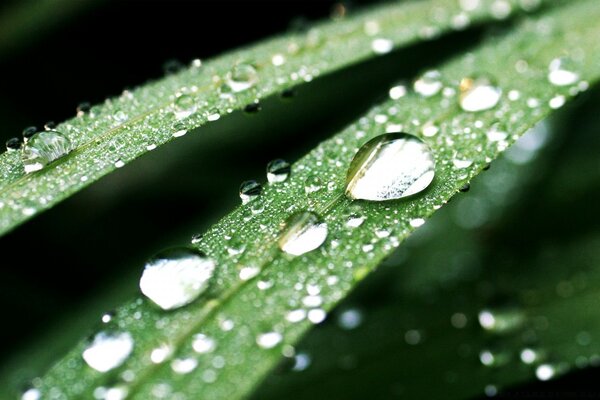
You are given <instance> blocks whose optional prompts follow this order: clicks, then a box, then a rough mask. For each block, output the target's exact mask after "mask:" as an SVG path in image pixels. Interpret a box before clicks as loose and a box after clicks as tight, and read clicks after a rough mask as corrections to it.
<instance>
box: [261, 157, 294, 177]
mask: <svg viewBox="0 0 600 400" xmlns="http://www.w3.org/2000/svg"><path fill="white" fill-rule="evenodd" d="M291 170H292V168H291V166H290V163H288V162H287V161H285V160H282V159H280V158H278V159H276V160H273V161H271V162H270V163H268V164H267V180H268V181H269V182H270V183H279V182H283V181H285V180H286V179H287V178H288V176H290V172H291Z"/></svg>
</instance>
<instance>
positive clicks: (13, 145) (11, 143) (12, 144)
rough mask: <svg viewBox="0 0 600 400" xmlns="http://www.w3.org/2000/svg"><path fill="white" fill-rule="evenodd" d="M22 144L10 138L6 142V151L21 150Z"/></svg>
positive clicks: (18, 140) (17, 139) (16, 139)
mask: <svg viewBox="0 0 600 400" xmlns="http://www.w3.org/2000/svg"><path fill="white" fill-rule="evenodd" d="M22 145H23V142H21V140H20V139H19V138H16V137H14V138H10V139H8V140H7V141H6V151H16V150H19V149H20V148H21V146H22Z"/></svg>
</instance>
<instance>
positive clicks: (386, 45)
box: [371, 38, 394, 54]
mask: <svg viewBox="0 0 600 400" xmlns="http://www.w3.org/2000/svg"><path fill="white" fill-rule="evenodd" d="M393 48H394V42H392V41H391V40H390V39H384V38H377V39H373V41H372V42H371V49H372V50H373V52H374V53H375V54H387V53H389V52H390V51H392V49H393Z"/></svg>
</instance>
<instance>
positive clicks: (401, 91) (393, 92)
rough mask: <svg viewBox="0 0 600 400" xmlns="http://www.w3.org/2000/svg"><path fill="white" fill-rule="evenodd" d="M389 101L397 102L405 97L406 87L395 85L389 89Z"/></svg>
mask: <svg viewBox="0 0 600 400" xmlns="http://www.w3.org/2000/svg"><path fill="white" fill-rule="evenodd" d="M389 95H390V99H392V100H398V99H399V98H402V97H404V96H405V95H406V86H404V85H396V86H393V87H391V88H390V91H389Z"/></svg>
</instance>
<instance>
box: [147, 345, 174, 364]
mask: <svg viewBox="0 0 600 400" xmlns="http://www.w3.org/2000/svg"><path fill="white" fill-rule="evenodd" d="M172 352H173V348H172V347H171V346H169V345H168V344H162V345H160V346H159V347H156V348H154V349H152V351H151V352H150V361H152V362H153V363H154V364H160V363H162V362H164V361H165V360H166V359H167V358H168V357H169V356H170V355H171V353H172Z"/></svg>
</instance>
